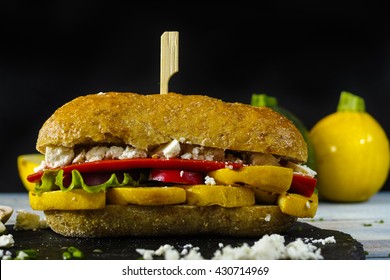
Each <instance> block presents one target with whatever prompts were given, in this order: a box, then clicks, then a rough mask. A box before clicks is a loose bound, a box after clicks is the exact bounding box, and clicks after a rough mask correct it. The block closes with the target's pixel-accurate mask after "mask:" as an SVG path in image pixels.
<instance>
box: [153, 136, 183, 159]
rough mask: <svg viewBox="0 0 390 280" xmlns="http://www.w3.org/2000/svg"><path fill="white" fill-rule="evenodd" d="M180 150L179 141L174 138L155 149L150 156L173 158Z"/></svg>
mask: <svg viewBox="0 0 390 280" xmlns="http://www.w3.org/2000/svg"><path fill="white" fill-rule="evenodd" d="M180 151H181V147H180V142H179V141H178V140H176V139H174V140H172V141H171V142H169V143H167V144H166V145H163V146H161V147H159V148H158V149H157V150H155V151H154V152H153V156H152V157H165V158H175V157H178V156H179V155H180Z"/></svg>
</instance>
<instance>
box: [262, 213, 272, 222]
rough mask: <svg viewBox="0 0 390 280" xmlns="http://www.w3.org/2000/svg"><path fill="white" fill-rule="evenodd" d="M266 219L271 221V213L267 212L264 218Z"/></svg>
mask: <svg viewBox="0 0 390 280" xmlns="http://www.w3.org/2000/svg"><path fill="white" fill-rule="evenodd" d="M264 221H266V222H269V221H271V214H267V215H266V216H265V218H264Z"/></svg>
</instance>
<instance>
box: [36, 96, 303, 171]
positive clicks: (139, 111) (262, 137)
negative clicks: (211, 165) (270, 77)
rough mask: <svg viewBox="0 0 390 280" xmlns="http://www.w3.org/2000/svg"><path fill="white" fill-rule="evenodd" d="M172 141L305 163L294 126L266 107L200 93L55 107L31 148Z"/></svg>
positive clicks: (85, 100)
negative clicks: (264, 154) (180, 140)
mask: <svg viewBox="0 0 390 280" xmlns="http://www.w3.org/2000/svg"><path fill="white" fill-rule="evenodd" d="M173 139H177V140H179V139H185V141H186V142H189V143H191V144H193V145H200V146H205V147H213V148H220V149H223V150H234V151H248V152H260V153H266V154H273V155H276V156H280V157H282V158H285V159H288V160H291V161H294V162H297V163H305V162H306V160H307V146H306V142H305V141H304V139H303V137H302V135H301V133H300V132H299V130H298V129H297V128H296V127H295V126H294V125H293V124H292V122H291V121H289V120H288V119H287V118H285V117H284V116H282V115H280V114H279V113H277V112H275V111H273V110H271V109H269V108H267V107H254V106H250V105H245V104H241V103H228V102H223V101H221V100H219V99H215V98H211V97H208V96H203V95H182V94H177V93H168V94H150V95H140V94H135V93H119V92H108V93H101V94H90V95H86V96H81V97H78V98H76V99H74V100H72V101H70V102H68V103H67V104H65V105H63V106H62V107H60V108H59V109H58V110H56V111H55V112H54V114H53V115H52V116H51V117H50V118H49V119H48V120H47V121H46V122H45V123H44V125H43V127H42V128H41V130H40V131H39V135H38V140H37V144H36V148H37V150H38V151H39V152H41V153H43V154H44V153H45V149H46V147H47V146H62V147H69V148H71V147H75V146H77V145H96V144H111V145H130V146H133V147H135V148H140V149H145V150H148V149H149V148H150V147H154V146H158V145H160V144H163V143H167V142H170V141H172V140H173Z"/></svg>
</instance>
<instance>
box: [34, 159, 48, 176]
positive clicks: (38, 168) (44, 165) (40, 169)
mask: <svg viewBox="0 0 390 280" xmlns="http://www.w3.org/2000/svg"><path fill="white" fill-rule="evenodd" d="M45 167H46V162H45V161H44V160H43V161H41V164H40V165H38V166H37V167H34V172H35V173H37V172H40V171H42V170H43V169H44V168H45Z"/></svg>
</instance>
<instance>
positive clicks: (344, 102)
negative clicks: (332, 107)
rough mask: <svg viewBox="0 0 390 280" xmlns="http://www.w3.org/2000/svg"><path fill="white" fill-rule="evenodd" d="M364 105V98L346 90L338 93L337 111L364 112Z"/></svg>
mask: <svg viewBox="0 0 390 280" xmlns="http://www.w3.org/2000/svg"><path fill="white" fill-rule="evenodd" d="M365 111H366V105H365V103H364V99H363V98H361V97H359V96H357V95H354V94H352V93H350V92H347V91H342V92H341V94H340V100H339V104H338V105H337V112H365Z"/></svg>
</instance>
